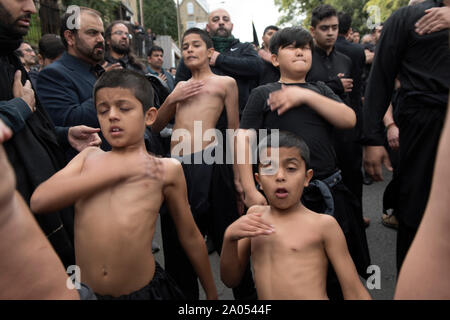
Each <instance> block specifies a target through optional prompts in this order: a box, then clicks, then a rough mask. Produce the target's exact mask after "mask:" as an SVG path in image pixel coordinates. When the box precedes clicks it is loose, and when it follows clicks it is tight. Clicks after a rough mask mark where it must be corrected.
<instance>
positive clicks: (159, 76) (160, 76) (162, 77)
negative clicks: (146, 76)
mask: <svg viewBox="0 0 450 320" xmlns="http://www.w3.org/2000/svg"><path fill="white" fill-rule="evenodd" d="M158 78H159V79H161V81H164V82H167V77H166V75H165V74H164V73H160V74H159V75H158Z"/></svg>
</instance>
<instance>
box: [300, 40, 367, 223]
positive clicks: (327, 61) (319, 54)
mask: <svg viewBox="0 0 450 320" xmlns="http://www.w3.org/2000/svg"><path fill="white" fill-rule="evenodd" d="M342 38H343V37H342ZM342 40H343V41H344V42H343V41H342ZM345 42H346V40H345V38H343V39H340V45H339V46H340V47H341V48H343V50H345V51H347V52H348V51H349V52H351V53H352V56H355V57H357V59H358V61H357V62H356V63H354V62H352V60H351V59H350V58H349V57H348V56H347V55H345V54H343V53H341V52H340V51H338V44H337V42H336V46H335V47H334V48H333V50H332V51H331V52H330V54H329V55H327V53H326V52H325V51H324V50H323V49H321V48H319V47H315V48H314V52H313V59H312V66H311V70H310V71H309V73H308V75H307V77H306V80H307V81H323V82H325V83H326V84H327V85H329V86H330V88H331V89H332V90H333V91H334V93H335V94H337V95H339V97H340V98H341V99H342V100H343V101H344V102H345V104H346V105H348V106H349V107H351V108H352V109H353V111H355V114H356V119H357V123H356V126H355V128H352V129H346V130H342V129H337V128H333V131H334V133H333V139H334V142H333V144H334V150H335V151H336V157H337V166H338V167H339V168H340V169H341V170H342V177H343V180H344V183H345V185H346V186H347V187H348V188H349V189H350V190H351V191H352V192H353V193H354V194H355V196H356V197H357V198H358V199H359V201H360V210H359V215H361V216H362V185H363V183H362V182H363V177H362V171H361V167H362V146H361V144H360V143H359V138H360V131H361V130H360V125H359V124H360V123H361V112H360V110H361V102H360V101H361V92H360V84H361V80H360V76H358V74H359V73H360V67H361V66H362V63H363V62H364V61H365V60H363V61H361V59H363V57H364V52H360V51H359V50H358V49H356V51H355V49H354V48H353V47H351V46H347V44H346V43H345ZM349 44H350V43H349ZM361 50H362V49H361ZM361 55H362V56H361ZM364 59H365V58H364ZM339 73H342V74H344V78H351V79H353V85H354V87H353V90H352V92H350V93H347V92H344V87H343V86H342V82H341V80H340V78H339V77H338V76H337V75H338V74H339ZM355 84H356V86H355Z"/></svg>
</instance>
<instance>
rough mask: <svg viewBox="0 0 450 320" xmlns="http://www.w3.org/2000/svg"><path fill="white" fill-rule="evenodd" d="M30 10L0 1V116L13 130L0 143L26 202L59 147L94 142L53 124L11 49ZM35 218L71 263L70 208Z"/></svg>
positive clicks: (28, 2)
mask: <svg viewBox="0 0 450 320" xmlns="http://www.w3.org/2000/svg"><path fill="white" fill-rule="evenodd" d="M34 13H36V7H35V5H34V2H33V1H32V0H20V1H19V0H0V119H1V120H3V121H4V123H5V124H6V125H7V126H8V127H9V128H11V131H12V134H13V136H12V138H11V139H9V140H8V141H7V142H5V143H4V148H5V151H6V154H7V156H8V159H9V161H10V162H11V164H12V166H13V169H14V172H15V175H16V179H17V185H16V188H17V191H18V192H19V193H20V194H21V195H22V197H23V198H24V199H25V202H26V203H27V204H28V205H29V201H30V197H31V194H32V193H33V191H34V189H35V188H36V187H37V186H38V185H39V184H41V183H42V182H44V181H45V180H47V179H48V178H49V177H51V176H52V175H53V174H54V173H55V172H57V171H58V170H60V169H61V168H62V167H63V166H64V165H65V159H64V149H63V148H64V147H65V148H68V147H69V146H72V147H74V148H75V149H77V150H82V149H84V148H85V147H87V146H89V145H98V144H99V143H100V140H99V137H98V135H97V133H96V132H98V130H96V129H92V128H89V127H86V126H78V127H71V128H61V127H57V128H55V127H54V125H53V123H52V121H51V120H50V118H49V116H48V114H47V112H46V111H45V109H44V108H43V107H42V105H41V104H40V103H39V100H38V99H37V97H36V95H35V92H34V90H33V89H32V87H31V83H30V80H29V78H28V75H27V73H26V71H25V69H24V67H23V65H22V64H21V63H20V60H19V59H18V58H17V57H16V55H15V54H14V51H15V50H16V49H17V48H18V47H19V46H20V44H21V43H22V37H23V36H24V35H26V34H27V32H28V29H29V26H30V22H31V15H32V14H34ZM35 217H36V219H37V221H38V223H39V226H40V227H41V229H42V230H43V232H44V234H45V235H46V237H47V239H48V240H49V241H50V243H51V244H52V246H53V248H54V249H55V251H56V253H57V254H58V256H59V258H60V259H61V260H62V262H63V264H64V265H65V266H66V268H67V267H68V266H69V265H73V264H75V255H74V248H73V210H72V208H68V209H65V210H61V211H59V212H55V213H52V214H50V215H46V216H35Z"/></svg>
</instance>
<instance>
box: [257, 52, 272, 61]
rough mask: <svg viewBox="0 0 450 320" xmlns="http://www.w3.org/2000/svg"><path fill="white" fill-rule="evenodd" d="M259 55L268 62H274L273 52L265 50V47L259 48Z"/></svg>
mask: <svg viewBox="0 0 450 320" xmlns="http://www.w3.org/2000/svg"><path fill="white" fill-rule="evenodd" d="M258 56H259V57H260V58H261V59H263V60H265V61H267V62H269V63H272V60H271V58H272V54H271V53H270V52H268V51H266V50H264V49H259V50H258Z"/></svg>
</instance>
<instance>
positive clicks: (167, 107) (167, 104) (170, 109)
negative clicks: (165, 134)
mask: <svg viewBox="0 0 450 320" xmlns="http://www.w3.org/2000/svg"><path fill="white" fill-rule="evenodd" d="M203 85H204V83H203V81H194V80H192V81H182V82H179V83H178V84H177V86H176V87H175V89H173V91H172V93H171V94H169V96H168V97H167V98H166V100H165V101H164V103H163V104H162V106H161V107H160V108H159V110H158V116H157V117H156V120H155V122H154V123H153V124H152V125H151V128H152V131H153V132H155V133H159V132H161V130H162V129H164V128H165V127H166V125H167V124H168V123H169V121H170V120H171V119H172V118H173V117H174V116H175V112H176V110H177V103H179V102H182V101H183V100H186V99H189V98H191V97H193V96H195V95H196V94H198V93H199V92H200V90H201V89H202V87H203Z"/></svg>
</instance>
